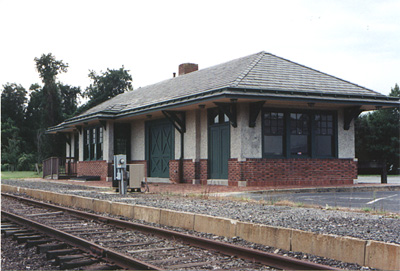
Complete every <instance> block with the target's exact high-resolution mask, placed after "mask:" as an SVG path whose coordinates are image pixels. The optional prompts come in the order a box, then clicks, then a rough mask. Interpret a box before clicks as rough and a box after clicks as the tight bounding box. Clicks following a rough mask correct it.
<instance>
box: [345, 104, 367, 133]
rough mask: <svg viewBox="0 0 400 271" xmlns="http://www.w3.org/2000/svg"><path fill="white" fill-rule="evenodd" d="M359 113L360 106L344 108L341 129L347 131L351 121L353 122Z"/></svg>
mask: <svg viewBox="0 0 400 271" xmlns="http://www.w3.org/2000/svg"><path fill="white" fill-rule="evenodd" d="M361 112H362V110H361V106H355V107H351V108H345V109H344V125H343V129H344V130H349V129H350V124H351V121H352V120H354V119H355V118H357V117H358V115H360V113H361Z"/></svg>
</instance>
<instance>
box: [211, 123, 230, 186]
mask: <svg viewBox="0 0 400 271" xmlns="http://www.w3.org/2000/svg"><path fill="white" fill-rule="evenodd" d="M229 128H230V126H229V123H223V124H214V125H211V126H209V129H210V145H209V146H210V149H209V166H210V169H209V173H210V178H211V179H228V160H229V157H230V130H229Z"/></svg>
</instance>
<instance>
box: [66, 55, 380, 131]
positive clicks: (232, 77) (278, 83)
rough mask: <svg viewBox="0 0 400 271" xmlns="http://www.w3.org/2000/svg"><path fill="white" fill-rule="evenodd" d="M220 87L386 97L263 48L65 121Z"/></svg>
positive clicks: (176, 78) (120, 98)
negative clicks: (262, 50) (261, 50)
mask: <svg viewBox="0 0 400 271" xmlns="http://www.w3.org/2000/svg"><path fill="white" fill-rule="evenodd" d="M221 89H226V90H227V92H229V89H230V90H232V89H236V90H238V91H239V92H240V90H243V91H244V90H249V91H252V90H262V91H286V92H296V93H297V94H300V95H301V94H302V93H307V94H308V93H311V94H318V93H323V94H332V95H336V94H339V95H350V96H351V95H361V96H366V97H367V98H374V99H376V98H382V99H384V98H387V96H385V95H382V94H380V93H378V92H375V91H372V90H370V89H367V88H365V87H361V86H358V85H356V84H353V83H350V82H348V81H345V80H342V79H339V78H337V77H334V76H331V75H328V74H325V73H322V72H320V71H317V70H314V69H311V68H308V67H306V66H303V65H300V64H297V63H295V62H292V61H289V60H287V59H284V58H281V57H278V56H275V55H273V54H270V53H266V52H260V53H257V54H253V55H250V56H246V57H242V58H238V59H235V60H231V61H229V62H226V63H223V64H219V65H215V66H212V67H209V68H205V69H202V70H198V71H195V72H192V73H189V74H185V75H181V76H178V77H175V78H171V79H168V80H164V81H161V82H159V83H156V84H153V85H149V86H146V87H141V88H138V89H135V90H133V91H129V92H125V93H123V94H120V95H118V96H116V97H114V98H112V99H110V100H108V101H105V102H103V103H101V104H99V105H97V106H95V107H93V108H90V109H89V110H87V111H86V112H84V113H83V114H81V115H79V116H76V117H74V118H72V119H70V120H67V121H66V122H67V123H68V122H71V121H74V120H75V121H77V120H82V119H85V118H87V117H88V116H93V115H96V114H99V113H102V114H113V115H115V114H121V113H124V112H128V111H132V110H137V109H138V108H143V107H149V106H153V105H156V104H159V103H162V102H170V101H172V100H174V99H181V98H185V97H190V96H194V95H198V94H202V95H207V94H208V93H212V92H213V91H215V90H221ZM236 93H237V92H236ZM283 96H284V95H283ZM283 96H282V97H283ZM283 98H284V97H283Z"/></svg>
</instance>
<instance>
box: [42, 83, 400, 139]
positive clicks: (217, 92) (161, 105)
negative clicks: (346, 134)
mask: <svg viewBox="0 0 400 271" xmlns="http://www.w3.org/2000/svg"><path fill="white" fill-rule="evenodd" d="M221 99H237V100H239V99H246V100H268V101H290V102H306V103H324V104H335V105H337V106H343V107H347V106H359V107H360V109H361V110H362V111H368V110H375V109H378V108H393V107H400V102H399V98H397V97H389V96H385V95H359V94H358V95H357V94H342V93H332V92H323V91H312V92H304V91H283V90H273V89H257V88H250V89H243V88H222V89H214V90H209V91H205V92H201V93H198V94H193V95H188V96H185V97H179V98H176V99H170V100H165V101H162V102H158V103H154V104H148V105H144V106H140V107H136V108H133V109H128V110H122V111H119V112H116V111H112V112H111V111H100V112H95V113H92V114H87V115H80V116H76V117H73V118H71V119H68V120H66V121H65V122H63V123H61V124H59V125H57V126H53V127H50V128H49V129H48V130H47V133H57V132H70V131H73V130H74V129H75V127H76V126H77V125H82V124H83V123H88V122H93V121H100V120H116V119H123V118H129V117H133V116H139V115H147V114H150V113H154V112H157V111H161V110H167V109H168V110H171V109H172V110H173V109H179V108H181V107H185V106H189V105H195V104H201V103H205V102H210V101H218V100H221Z"/></svg>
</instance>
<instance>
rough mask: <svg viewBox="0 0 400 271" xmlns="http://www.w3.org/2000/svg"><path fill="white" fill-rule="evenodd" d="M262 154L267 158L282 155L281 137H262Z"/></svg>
mask: <svg viewBox="0 0 400 271" xmlns="http://www.w3.org/2000/svg"><path fill="white" fill-rule="evenodd" d="M264 154H265V155H267V156H277V155H279V156H282V155H283V137H282V136H264Z"/></svg>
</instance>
